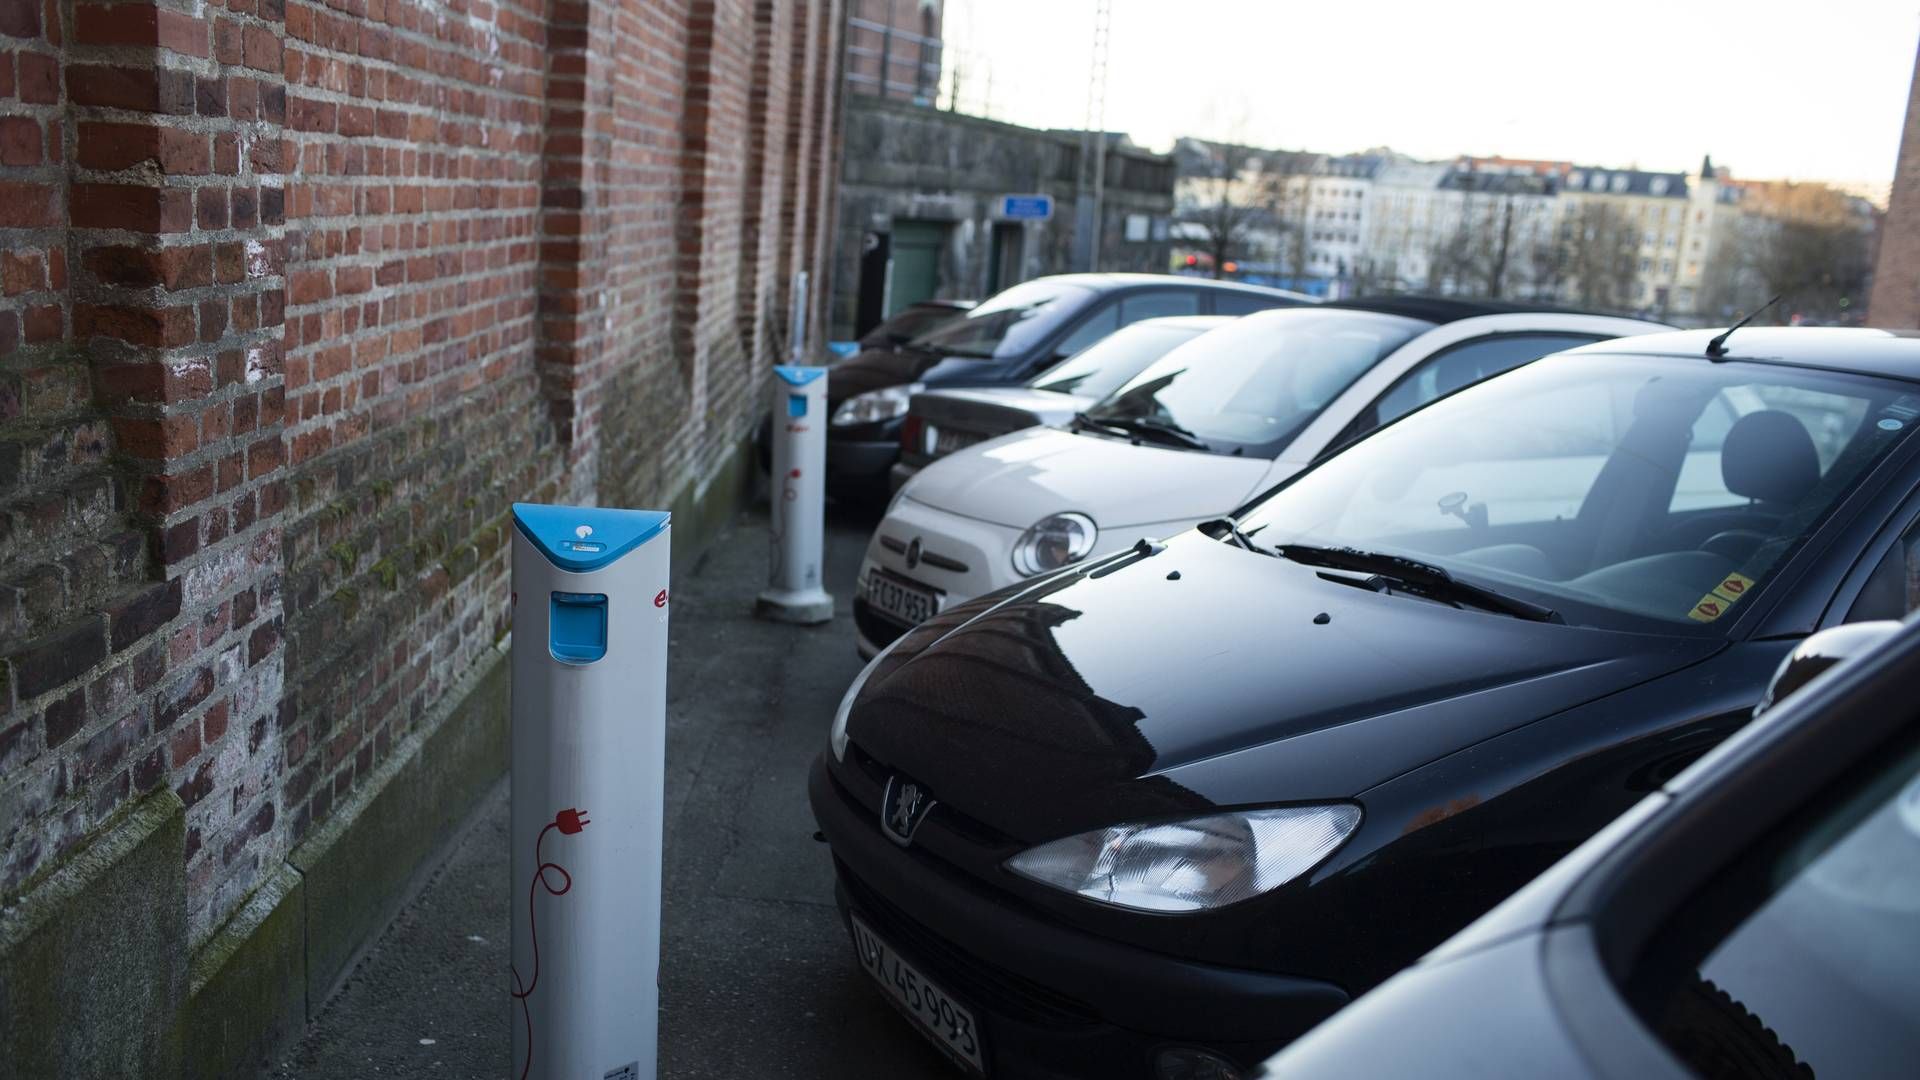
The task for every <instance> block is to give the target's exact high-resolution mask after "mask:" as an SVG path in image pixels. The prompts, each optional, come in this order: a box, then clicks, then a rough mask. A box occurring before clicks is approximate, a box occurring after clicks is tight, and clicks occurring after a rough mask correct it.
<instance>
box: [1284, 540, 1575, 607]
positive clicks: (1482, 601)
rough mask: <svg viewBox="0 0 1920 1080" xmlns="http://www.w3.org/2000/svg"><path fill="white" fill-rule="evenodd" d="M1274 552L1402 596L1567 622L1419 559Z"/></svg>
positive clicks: (1324, 550) (1312, 547)
mask: <svg viewBox="0 0 1920 1080" xmlns="http://www.w3.org/2000/svg"><path fill="white" fill-rule="evenodd" d="M1272 551H1273V553H1274V554H1275V555H1278V556H1280V557H1281V558H1283V559H1289V560H1291V561H1293V562H1297V563H1301V564H1304V565H1306V566H1325V567H1328V568H1330V569H1334V570H1351V571H1354V572H1355V573H1360V574H1371V575H1373V576H1374V577H1376V578H1379V579H1380V580H1381V581H1383V582H1385V583H1386V584H1388V585H1393V586H1398V587H1399V588H1400V589H1401V591H1403V592H1410V593H1413V594H1414V595H1416V596H1424V597H1426V598H1428V599H1430V600H1439V601H1443V602H1454V603H1463V604H1470V605H1472V606H1474V607H1477V608H1482V609H1484V610H1487V611H1496V612H1499V613H1501V614H1503V615H1511V616H1513V617H1514V618H1516V619H1527V620H1529V621H1531V622H1553V623H1560V622H1565V621H1566V620H1565V619H1563V618H1561V617H1560V613H1559V612H1557V611H1555V610H1553V609H1552V608H1549V607H1542V606H1541V605H1539V604H1536V603H1533V602H1532V601H1530V600H1522V599H1520V598H1519V597H1517V596H1508V595H1507V594H1506V593H1503V592H1496V591H1495V590H1493V589H1489V588H1487V587H1486V586H1485V585H1475V584H1473V583H1472V582H1468V581H1462V580H1460V579H1459V578H1457V577H1454V576H1453V575H1452V574H1450V573H1448V572H1447V571H1446V570H1445V569H1444V568H1442V567H1439V566H1435V565H1433V564H1432V563H1428V562H1421V561H1420V560H1419V559H1409V558H1407V557H1406V556H1404V555H1389V554H1387V553H1386V552H1384V551H1361V550H1359V549H1358V548H1350V547H1337V548H1336V547H1320V546H1318V545H1316V544H1281V545H1279V546H1278V547H1276V548H1273V549H1272Z"/></svg>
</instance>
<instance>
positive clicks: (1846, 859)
mask: <svg viewBox="0 0 1920 1080" xmlns="http://www.w3.org/2000/svg"><path fill="white" fill-rule="evenodd" d="M1902 743H1903V744H1902V745H1899V746H1896V747H1891V748H1889V749H1888V750H1887V751H1886V752H1883V753H1882V754H1880V755H1877V756H1876V757H1875V758H1874V759H1873V760H1871V761H1869V762H1864V763H1862V766H1861V768H1860V770H1859V771H1858V772H1856V773H1855V774H1853V775H1852V776H1850V777H1848V778H1847V779H1846V780H1845V781H1842V783H1841V784H1840V785H1839V786H1838V787H1837V788H1836V789H1835V790H1833V791H1831V792H1829V793H1828V794H1826V795H1825V796H1823V797H1822V798H1821V799H1819V800H1817V801H1816V802H1814V803H1813V804H1811V805H1809V806H1807V807H1804V808H1802V810H1801V812H1798V813H1796V814H1795V815H1794V817H1793V818H1792V819H1791V823H1790V824H1789V825H1787V826H1785V827H1784V828H1782V829H1781V830H1779V831H1778V832H1776V833H1775V834H1773V835H1770V836H1768V837H1767V838H1765V839H1764V840H1762V841H1761V842H1760V843H1759V844H1757V845H1756V846H1755V847H1754V849H1753V850H1750V851H1748V852H1746V853H1743V854H1742V855H1741V856H1740V857H1738V858H1737V859H1736V860H1735V861H1734V862H1733V863H1732V864H1731V865H1730V866H1728V867H1727V868H1726V869H1725V870H1722V871H1721V872H1720V873H1719V874H1718V875H1716V876H1715V878H1714V879H1713V881H1712V883H1711V884H1709V885H1708V886H1707V887H1706V888H1704V889H1703V890H1702V891H1701V892H1700V893H1699V894H1697V895H1695V896H1693V897H1690V898H1689V899H1688V901H1687V902H1686V904H1685V906H1684V907H1682V908H1681V909H1680V910H1679V911H1678V912H1677V913H1676V914H1675V916H1674V917H1673V918H1672V919H1671V920H1670V921H1669V923H1668V925H1667V927H1666V929H1665V930H1664V931H1663V932H1662V933H1661V934H1660V935H1659V936H1658V937H1657V938H1655V940H1654V941H1653V942H1651V943H1650V944H1649V946H1648V947H1647V948H1646V950H1644V952H1643V954H1642V958H1641V960H1640V961H1639V966H1638V970H1636V971H1635V972H1634V973H1633V977H1632V978H1631V980H1630V987H1631V996H1632V999H1633V1001H1634V1003H1635V1006H1636V1008H1637V1009H1638V1010H1639V1011H1640V1013H1641V1015H1642V1016H1643V1017H1645V1018H1646V1020H1647V1021H1648V1022H1649V1023H1650V1025H1651V1026H1652V1028H1653V1030H1654V1031H1656V1032H1657V1033H1658V1034H1659V1035H1660V1037H1661V1039H1662V1040H1663V1041H1664V1042H1665V1043H1666V1044H1667V1046H1668V1047H1669V1048H1670V1049H1672V1050H1673V1051H1674V1053H1675V1054H1676V1055H1677V1056H1678V1057H1679V1058H1680V1060H1681V1061H1682V1062H1684V1063H1685V1064H1686V1065H1688V1066H1689V1067H1690V1068H1691V1070H1692V1071H1693V1072H1695V1073H1696V1074H1697V1075H1701V1076H1802V1077H1811V1076H1818V1077H1819V1078H1820V1080H1836V1078H1837V1080H1851V1078H1856V1077H1882V1076H1905V1075H1911V1071H1912V1067H1913V1063H1914V1062H1915V1061H1920V964H1915V963H1914V962H1913V961H1914V958H1915V957H1916V956H1920V747H1916V746H1915V744H1914V740H1913V739H1912V738H1911V737H1908V738H1907V739H1905V740H1902ZM1902 1062H1904V1063H1905V1064H1901V1063H1902Z"/></svg>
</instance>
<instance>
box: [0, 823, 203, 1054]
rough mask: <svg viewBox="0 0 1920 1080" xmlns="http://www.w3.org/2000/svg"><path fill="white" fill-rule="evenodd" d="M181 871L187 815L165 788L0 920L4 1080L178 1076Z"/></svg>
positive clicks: (182, 986) (183, 963) (183, 935)
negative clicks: (59, 1077)
mask: <svg viewBox="0 0 1920 1080" xmlns="http://www.w3.org/2000/svg"><path fill="white" fill-rule="evenodd" d="M185 863H186V808H185V807H184V806H182V805H181V802H180V798H179V796H177V795H175V794H174V793H173V792H171V791H168V790H165V789H162V790H161V791H159V792H157V793H155V794H153V795H149V796H147V797H146V798H144V799H142V800H141V801H140V802H138V803H136V804H134V805H133V806H132V807H130V808H129V809H128V810H127V811H126V812H125V813H123V814H121V815H120V816H119V817H118V818H117V819H115V820H114V821H113V822H111V823H110V824H108V825H107V826H106V827H105V828H104V829H103V830H101V831H100V833H99V834H98V835H96V836H95V837H94V838H93V840H92V841H91V842H89V843H88V844H87V845H86V846H85V847H83V848H81V849H80V850H79V851H77V852H75V853H74V854H73V855H72V856H70V857H69V858H68V859H67V860H66V861H65V862H64V863H62V864H61V865H60V867H59V868H58V869H56V870H55V871H54V872H53V873H51V874H49V875H47V876H46V877H45V878H43V879H42V880H41V881H40V883H39V884H38V885H36V886H35V887H33V888H32V889H31V890H29V891H28V892H27V893H26V894H25V895H23V896H22V897H21V898H20V900H19V901H18V902H17V903H15V904H13V905H11V906H9V907H7V908H6V909H5V911H4V912H0V1017H3V1018H4V1019H3V1020H0V1077H7V1078H9V1080H12V1078H14V1077H19V1078H21V1080H26V1078H28V1077H48V1076H168V1075H173V1074H174V1073H176V1072H177V1071H178V1070H179V1062H180V1048H181V1046H180V1043H181V1040H180V1026H179V1007H180V1003H181V1002H182V1001H184V1000H185V999H186V996H187V993H186V991H187V956H186V948H185V943H186V939H187V883H186V877H185V875H184V874H182V873H181V867H182V866H183V865H185Z"/></svg>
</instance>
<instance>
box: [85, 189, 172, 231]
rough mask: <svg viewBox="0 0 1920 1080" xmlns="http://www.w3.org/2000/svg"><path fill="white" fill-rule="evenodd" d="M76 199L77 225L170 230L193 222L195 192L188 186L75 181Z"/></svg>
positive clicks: (96, 227) (97, 227)
mask: <svg viewBox="0 0 1920 1080" xmlns="http://www.w3.org/2000/svg"><path fill="white" fill-rule="evenodd" d="M72 199H73V204H72V208H71V211H70V212H71V215H72V219H73V224H74V227H75V228H81V229H127V230H130V231H133V232H147V233H167V232H184V231H185V230H187V229H188V228H190V227H192V225H193V193H192V192H190V191H187V190H186V189H184V188H154V187H146V186H142V185H139V184H75V185H73V193H72Z"/></svg>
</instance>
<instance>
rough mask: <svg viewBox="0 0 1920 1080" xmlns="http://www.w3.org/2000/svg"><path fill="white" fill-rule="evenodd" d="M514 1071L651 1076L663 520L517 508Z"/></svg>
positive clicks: (592, 1077)
mask: <svg viewBox="0 0 1920 1080" xmlns="http://www.w3.org/2000/svg"><path fill="white" fill-rule="evenodd" d="M513 524H514V529H513V669H512V670H513V828H512V843H513V879H512V889H513V967H512V971H511V973H510V974H511V978H510V982H509V987H510V990H509V992H510V993H511V994H512V996H513V999H514V1005H515V1006H516V1007H515V1008H514V1010H513V1064H512V1069H511V1071H510V1072H509V1073H508V1074H507V1075H508V1076H510V1077H526V1078H532V1077H542V1078H549V1080H563V1078H564V1080H652V1078H653V1077H654V1075H655V1072H656V1069H657V1066H658V1038H659V1015H660V989H659V972H660V859H661V839H662V832H663V827H662V826H663V820H664V816H665V782H666V764H665V763H666V728H667V717H666V712H667V710H666V687H667V572H668V552H669V546H670V540H669V537H670V534H671V528H670V526H669V519H668V516H667V515H666V514H665V513H661V512H658V511H648V510H607V509H598V508H593V507H572V506H539V505H534V504H531V503H516V504H514V507H513Z"/></svg>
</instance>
